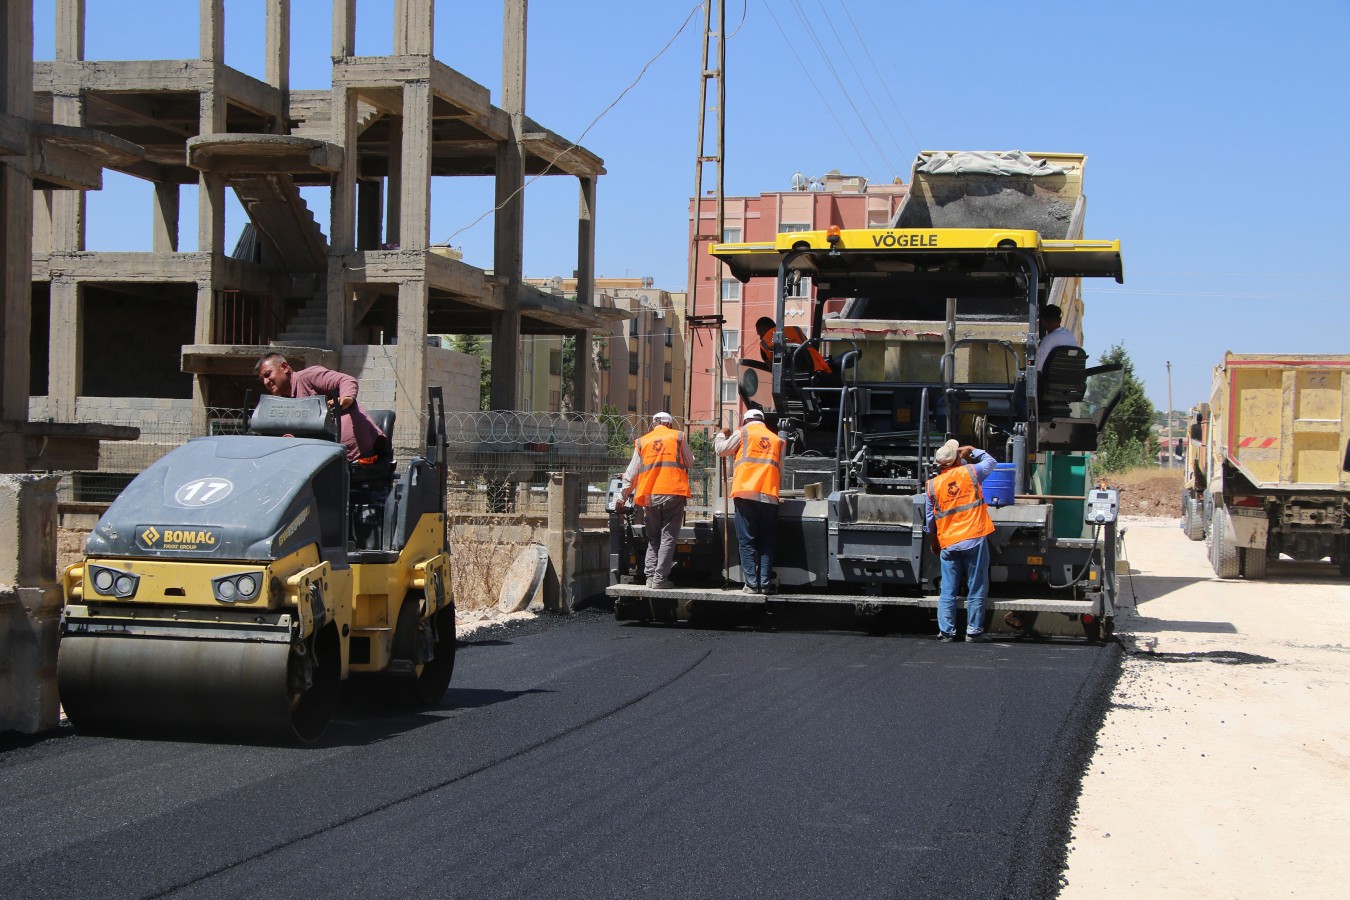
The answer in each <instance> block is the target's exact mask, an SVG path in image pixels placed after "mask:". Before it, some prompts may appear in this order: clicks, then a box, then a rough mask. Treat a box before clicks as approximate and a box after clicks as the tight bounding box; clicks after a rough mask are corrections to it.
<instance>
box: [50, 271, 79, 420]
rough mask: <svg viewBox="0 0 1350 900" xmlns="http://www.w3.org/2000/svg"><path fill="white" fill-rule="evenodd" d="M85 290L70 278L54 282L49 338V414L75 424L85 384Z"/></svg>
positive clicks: (54, 280)
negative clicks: (76, 408)
mask: <svg viewBox="0 0 1350 900" xmlns="http://www.w3.org/2000/svg"><path fill="white" fill-rule="evenodd" d="M83 305H84V288H83V287H82V286H81V285H80V283H79V282H77V281H73V280H70V279H67V278H54V279H52V283H51V328H50V329H49V334H48V338H47V360H48V363H47V365H48V372H49V374H48V376H47V412H48V414H49V415H50V416H52V418H54V419H55V420H56V421H58V422H74V421H75V402H76V398H77V397H79V395H80V391H81V389H82V387H83V384H84V329H83V328H82V327H81V324H80V323H81V322H83V321H84V309H83Z"/></svg>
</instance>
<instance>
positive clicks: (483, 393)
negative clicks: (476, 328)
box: [450, 334, 492, 409]
mask: <svg viewBox="0 0 1350 900" xmlns="http://www.w3.org/2000/svg"><path fill="white" fill-rule="evenodd" d="M450 348H451V349H452V350H458V351H459V352H460V353H467V354H469V355H470V356H476V357H478V374H479V376H480V381H479V384H478V408H479V409H491V408H492V357H490V356H488V353H487V348H486V347H484V346H483V339H482V338H481V337H479V336H478V335H476V334H454V335H451V336H450Z"/></svg>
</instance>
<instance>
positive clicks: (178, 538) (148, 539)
mask: <svg viewBox="0 0 1350 900" xmlns="http://www.w3.org/2000/svg"><path fill="white" fill-rule="evenodd" d="M140 539H141V544H142V545H143V546H145V547H146V548H147V549H149V550H214V549H215V548H216V532H215V531H214V530H213V529H210V528H164V529H163V530H161V529H160V528H157V527H156V526H154V525H150V526H148V527H146V529H145V530H144V531H142V532H141V533H140Z"/></svg>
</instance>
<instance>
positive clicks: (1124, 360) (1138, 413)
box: [1097, 344, 1156, 472]
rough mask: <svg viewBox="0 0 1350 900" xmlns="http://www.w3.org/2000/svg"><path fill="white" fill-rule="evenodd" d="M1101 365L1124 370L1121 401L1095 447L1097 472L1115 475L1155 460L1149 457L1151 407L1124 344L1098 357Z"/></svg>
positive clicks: (1151, 429)
mask: <svg viewBox="0 0 1350 900" xmlns="http://www.w3.org/2000/svg"><path fill="white" fill-rule="evenodd" d="M1101 362H1102V363H1103V364H1111V363H1118V364H1120V366H1121V367H1122V368H1123V369H1124V373H1125V378H1124V383H1123V384H1122V385H1121V387H1120V400H1119V401H1118V402H1117V403H1116V408H1115V410H1114V411H1113V412H1112V413H1111V418H1110V419H1108V420H1107V422H1106V426H1105V427H1104V428H1103V430H1102V436H1101V440H1100V441H1099V442H1098V447H1097V468H1098V470H1100V471H1102V472H1118V471H1120V470H1121V469H1128V468H1132V467H1135V466H1143V465H1148V464H1150V463H1152V462H1153V460H1154V459H1155V458H1156V457H1155V456H1150V455H1149V445H1150V442H1151V441H1152V439H1153V427H1152V426H1153V417H1154V410H1153V404H1152V403H1151V402H1150V401H1149V399H1148V395H1147V394H1145V393H1144V385H1143V382H1141V381H1140V380H1139V379H1138V378H1136V377H1135V374H1134V363H1132V362H1131V361H1130V354H1129V353H1128V352H1127V351H1126V350H1125V346H1124V345H1123V344H1113V345H1112V346H1111V348H1110V349H1109V350H1107V351H1106V352H1105V353H1103V354H1102V356H1101Z"/></svg>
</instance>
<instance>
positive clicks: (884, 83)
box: [839, 3, 923, 155]
mask: <svg viewBox="0 0 1350 900" xmlns="http://www.w3.org/2000/svg"><path fill="white" fill-rule="evenodd" d="M839 8H840V9H842V10H843V11H844V15H845V16H846V17H847V18H848V23H849V24H850V25H852V26H853V33H854V34H856V35H857V36H858V46H859V47H861V48H862V51H863V54H864V55H865V56H866V57H867V61H868V62H869V63H871V64H872V71H873V72H875V73H876V74H877V83H878V84H880V85H881V89H882V90H883V91H885V92H886V96H887V97H890V99H891V106H893V107H895V114H896V115H898V116H899V117H900V123H901V124H902V125H904V126H905V133H906V134H908V135H909V139H910V140H911V141H913V142H914V153H915V155H918V154H919V153H920V152H922V150H923V146H922V145H921V144H920V143H919V139H918V138H916V137H915V136H914V131H913V130H912V129H911V128H910V127H909V121H908V120H906V119H905V114H904V113H903V112H902V111H901V110H900V104H899V103H897V102H895V95H894V94H892V93H891V87H890V80H889V79H887V78H886V77H884V76H883V75H882V74H881V69H880V68H878V66H877V61H876V60H875V59H873V58H872V51H871V50H868V49H867V42H866V41H864V40H863V36H862V31H860V30H859V28H858V23H857V22H855V21H853V14H852V13H850V12H849V11H848V4H847V3H840V4H839ZM897 143H899V142H898V141H897Z"/></svg>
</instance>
